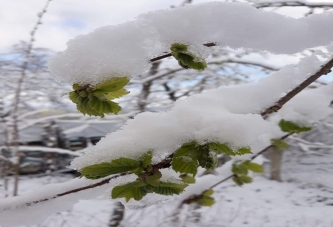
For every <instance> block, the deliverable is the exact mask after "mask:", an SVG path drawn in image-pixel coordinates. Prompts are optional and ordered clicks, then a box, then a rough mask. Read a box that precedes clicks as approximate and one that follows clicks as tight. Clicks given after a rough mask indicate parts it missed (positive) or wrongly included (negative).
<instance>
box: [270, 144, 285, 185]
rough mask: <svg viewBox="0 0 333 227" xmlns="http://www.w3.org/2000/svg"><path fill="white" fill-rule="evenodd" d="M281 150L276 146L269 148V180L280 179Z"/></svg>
mask: <svg viewBox="0 0 333 227" xmlns="http://www.w3.org/2000/svg"><path fill="white" fill-rule="evenodd" d="M282 156H283V151H282V150H281V149H279V148H277V147H273V148H272V149H271V152H270V155H269V158H270V162H271V175H270V179H271V180H276V181H280V182H281V181H282V179H281V165H282Z"/></svg>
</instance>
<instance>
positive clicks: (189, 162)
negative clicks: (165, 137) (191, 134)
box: [171, 142, 198, 176]
mask: <svg viewBox="0 0 333 227" xmlns="http://www.w3.org/2000/svg"><path fill="white" fill-rule="evenodd" d="M197 145H198V144H197V143H196V142H190V143H185V144H183V146H181V147H180V148H179V149H178V150H176V152H175V153H174V155H173V158H172V163H171V166H172V169H173V170H175V171H176V172H180V173H191V174H193V176H195V174H196V173H197V169H198V152H197Z"/></svg>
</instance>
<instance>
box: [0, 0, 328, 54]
mask: <svg viewBox="0 0 333 227" xmlns="http://www.w3.org/2000/svg"><path fill="white" fill-rule="evenodd" d="M183 1H184V0H164V1H162V0H52V1H51V3H50V7H49V10H48V12H47V14H46V15H45V17H44V19H43V25H41V26H40V28H39V29H38V31H37V34H36V46H38V47H46V48H50V49H53V50H55V51H61V50H64V49H65V48H66V42H67V41H68V40H69V39H72V38H74V37H76V36H78V35H81V34H86V33H89V32H91V31H93V30H94V29H96V28H98V27H101V26H105V25H114V24H119V23H123V22H125V21H127V20H131V19H134V18H135V17H136V16H138V15H139V14H141V13H144V12H148V11H152V10H157V9H165V8H169V7H170V6H171V5H176V6H178V5H180V4H181V3H182V2H183ZM210 1H212V0H194V1H193V2H194V4H197V3H203V2H210ZM221 1H223V0H221ZM325 1H328V2H332V0H325ZM45 3H46V0H0V6H1V8H0V37H1V42H0V53H1V52H6V51H8V49H9V48H10V47H11V45H13V44H16V43H18V42H19V41H20V40H24V41H27V40H28V39H29V33H30V31H31V29H32V27H33V26H34V24H35V23H36V20H37V13H38V12H40V11H41V9H42V8H43V6H44V5H45ZM301 11H302V12H301ZM301 11H300V10H295V8H293V9H289V10H284V11H283V12H281V13H284V14H288V15H294V16H296V17H297V16H299V15H300V14H303V13H304V11H303V10H301Z"/></svg>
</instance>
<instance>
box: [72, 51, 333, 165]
mask: <svg viewBox="0 0 333 227" xmlns="http://www.w3.org/2000/svg"><path fill="white" fill-rule="evenodd" d="M322 64H323V62H322V61H320V60H319V59H318V58H317V57H316V56H315V55H312V56H309V57H306V58H303V59H302V60H301V61H300V63H299V64H298V65H297V66H295V65H289V66H287V67H285V68H283V69H282V70H280V71H278V72H275V73H274V74H273V75H272V76H270V77H269V78H265V79H262V80H260V81H259V82H257V83H253V84H244V85H234V86H227V87H221V88H218V89H212V90H209V91H207V92H204V93H203V94H198V95H193V96H191V97H189V98H187V99H185V100H178V101H177V102H176V104H175V106H174V108H173V109H171V110H170V111H168V112H162V113H142V114H138V115H137V116H136V117H135V118H134V119H132V120H129V121H128V122H127V124H126V125H125V126H123V127H122V128H121V130H119V131H117V132H114V133H111V134H109V135H107V136H106V137H105V138H103V139H102V140H101V141H100V142H99V143H98V144H97V145H96V146H94V147H91V148H89V150H88V152H87V153H86V154H85V155H83V156H81V157H78V158H76V159H74V160H73V162H72V163H71V167H72V168H74V169H82V168H83V167H85V166H89V165H93V164H97V163H101V162H108V161H112V160H113V159H116V158H120V157H127V158H133V159H136V158H138V157H139V156H141V155H143V154H144V153H145V152H147V151H148V150H153V152H154V161H155V162H159V161H161V160H162V159H163V158H165V157H166V156H167V155H168V154H170V153H172V152H174V151H175V150H176V149H178V148H179V147H180V146H181V145H182V144H183V143H185V142H189V141H193V140H194V141H198V142H199V143H205V142H208V141H214V142H220V143H227V144H230V145H232V146H234V147H241V146H251V147H253V148H256V147H258V145H257V143H259V142H258V141H259V140H260V138H261V137H269V138H277V137H280V136H281V135H282V132H281V131H280V130H279V128H278V124H277V122H276V121H278V120H280V119H281V118H282V117H283V118H284V119H286V120H294V119H293V118H291V117H290V116H289V115H286V114H285V112H287V113H298V114H302V115H304V117H303V120H307V121H309V122H311V121H314V120H318V119H319V118H322V117H324V116H326V115H327V114H328V113H330V112H331V110H330V109H325V108H328V105H329V103H330V99H332V96H333V92H332V91H333V89H331V86H333V85H330V86H327V88H326V87H324V88H320V89H315V90H310V91H308V92H307V93H305V94H304V95H302V96H299V97H297V96H296V97H295V102H291V104H290V105H287V106H286V107H285V108H283V109H282V112H281V113H282V114H281V115H280V114H278V115H276V117H275V118H276V120H275V121H272V122H270V121H266V120H264V119H263V118H262V116H261V115H260V112H262V111H264V110H265V109H266V108H268V107H270V106H271V105H272V104H273V103H275V102H276V101H278V100H279V99H280V98H281V97H283V96H284V95H285V94H287V93H288V92H289V91H291V90H292V89H293V88H295V87H296V86H298V85H299V84H300V83H301V82H302V81H304V80H305V79H307V78H308V77H309V76H311V75H313V74H314V73H315V72H316V71H317V70H318V69H319V68H320V67H321V65H322ZM290 75H292V76H290ZM320 91H321V92H320ZM313 94H316V95H314V96H313V97H315V98H314V99H316V98H318V97H319V98H320V99H321V101H318V102H312V103H313V105H314V106H312V105H311V103H308V102H305V103H304V101H306V98H304V97H308V96H312V95H313ZM299 100H300V101H302V100H303V101H302V102H301V103H302V104H299V103H298V101H299ZM310 100H312V101H314V100H313V98H310ZM306 105H308V106H309V107H307V106H306ZM311 106H312V107H311ZM313 107H318V108H320V109H322V108H324V109H325V111H324V112H322V113H321V115H318V111H319V110H317V109H314V108H313Z"/></svg>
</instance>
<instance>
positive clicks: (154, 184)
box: [146, 177, 161, 187]
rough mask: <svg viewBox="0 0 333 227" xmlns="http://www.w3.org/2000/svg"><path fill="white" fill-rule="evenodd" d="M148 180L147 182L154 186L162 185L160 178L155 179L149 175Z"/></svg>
mask: <svg viewBox="0 0 333 227" xmlns="http://www.w3.org/2000/svg"><path fill="white" fill-rule="evenodd" d="M146 182H147V184H149V185H151V186H154V187H158V186H160V183H161V181H160V179H155V178H152V177H147V178H146Z"/></svg>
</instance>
